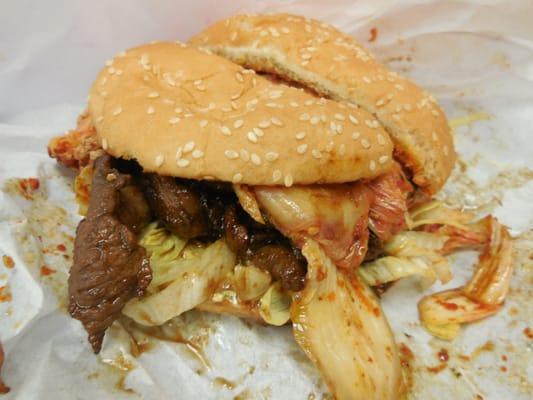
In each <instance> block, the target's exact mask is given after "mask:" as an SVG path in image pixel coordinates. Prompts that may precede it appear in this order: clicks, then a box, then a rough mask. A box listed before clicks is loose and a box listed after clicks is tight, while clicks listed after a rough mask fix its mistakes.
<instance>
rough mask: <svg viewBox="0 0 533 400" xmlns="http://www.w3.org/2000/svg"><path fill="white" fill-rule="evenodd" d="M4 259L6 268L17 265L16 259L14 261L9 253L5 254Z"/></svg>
mask: <svg viewBox="0 0 533 400" xmlns="http://www.w3.org/2000/svg"><path fill="white" fill-rule="evenodd" d="M2 261H3V262H4V266H5V267H6V268H9V269H11V268H13V267H14V266H15V261H13V259H12V258H11V257H9V256H8V255H5V254H4V255H3V256H2Z"/></svg>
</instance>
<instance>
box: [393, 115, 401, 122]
mask: <svg viewBox="0 0 533 400" xmlns="http://www.w3.org/2000/svg"><path fill="white" fill-rule="evenodd" d="M392 119H393V120H395V121H399V120H400V119H401V117H400V115H399V114H392Z"/></svg>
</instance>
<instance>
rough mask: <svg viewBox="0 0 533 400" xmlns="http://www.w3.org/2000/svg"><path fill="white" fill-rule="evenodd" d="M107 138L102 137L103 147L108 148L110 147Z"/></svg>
mask: <svg viewBox="0 0 533 400" xmlns="http://www.w3.org/2000/svg"><path fill="white" fill-rule="evenodd" d="M108 147H109V146H108V144H107V139H105V138H104V139H102V149H104V150H107V149H108Z"/></svg>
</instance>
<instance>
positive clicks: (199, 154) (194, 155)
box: [192, 150, 204, 158]
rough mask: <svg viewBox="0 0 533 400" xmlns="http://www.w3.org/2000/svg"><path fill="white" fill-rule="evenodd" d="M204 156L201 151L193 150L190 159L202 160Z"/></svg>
mask: <svg viewBox="0 0 533 400" xmlns="http://www.w3.org/2000/svg"><path fill="white" fill-rule="evenodd" d="M203 156H204V152H203V151H202V150H194V151H193V152H192V158H202V157H203Z"/></svg>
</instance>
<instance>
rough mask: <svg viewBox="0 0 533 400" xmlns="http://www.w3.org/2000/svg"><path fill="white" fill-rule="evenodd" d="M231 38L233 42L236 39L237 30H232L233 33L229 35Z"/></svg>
mask: <svg viewBox="0 0 533 400" xmlns="http://www.w3.org/2000/svg"><path fill="white" fill-rule="evenodd" d="M229 39H230V40H231V41H232V42H233V41H235V39H237V32H235V31H234V32H231V35H230V37H229Z"/></svg>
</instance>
